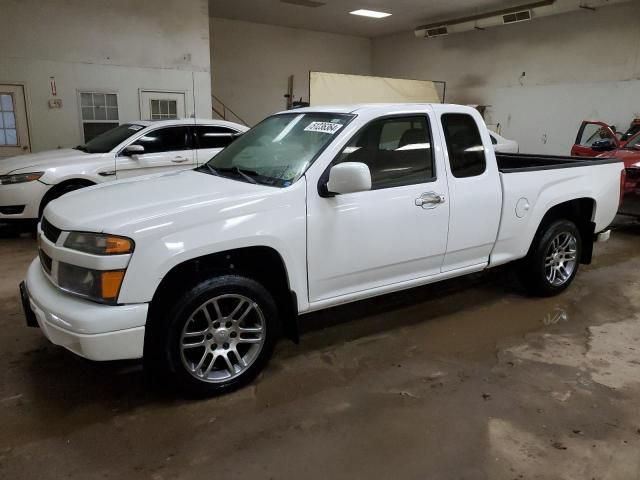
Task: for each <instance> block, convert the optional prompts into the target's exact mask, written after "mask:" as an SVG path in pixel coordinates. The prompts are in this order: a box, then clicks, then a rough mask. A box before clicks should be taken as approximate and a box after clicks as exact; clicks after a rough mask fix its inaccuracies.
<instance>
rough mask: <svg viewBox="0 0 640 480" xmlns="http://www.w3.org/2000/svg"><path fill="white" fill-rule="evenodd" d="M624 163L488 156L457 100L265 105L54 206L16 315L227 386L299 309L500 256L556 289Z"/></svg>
mask: <svg viewBox="0 0 640 480" xmlns="http://www.w3.org/2000/svg"><path fill="white" fill-rule="evenodd" d="M623 170H624V168H623V164H622V162H619V161H617V160H615V159H575V158H570V157H549V156H546V157H539V156H532V155H511V154H498V155H496V154H495V153H494V149H493V148H492V146H491V139H490V138H489V133H488V131H487V129H486V127H485V125H484V123H483V121H482V118H481V117H480V115H479V114H478V113H477V112H476V111H475V110H474V109H472V108H469V107H462V106H456V105H440V104H435V105H426V104H425V105H409V104H404V105H361V106H340V107H325V108H305V109H300V110H295V111H288V112H283V113H279V114H276V115H273V116H271V117H269V118H267V119H266V120H264V121H263V122H261V123H260V124H258V125H257V126H256V127H254V128H252V129H251V130H249V131H248V132H247V133H245V134H244V135H243V136H242V137H240V138H239V139H238V140H236V141H235V142H234V143H232V144H231V145H230V146H229V147H227V148H226V149H225V150H223V151H222V152H221V153H220V154H218V155H217V156H216V157H215V158H213V159H212V160H211V161H210V162H208V163H207V164H205V165H202V166H200V167H198V168H196V169H195V170H192V171H184V172H179V173H170V174H166V175H158V176H154V177H153V178H147V179H142V180H140V179H130V180H123V181H116V182H112V183H109V184H103V185H98V186H94V187H90V188H86V189H83V190H80V191H77V192H72V193H70V194H68V195H65V196H64V197H62V198H60V199H58V200H55V201H53V202H51V203H50V204H49V206H48V207H47V208H46V210H45V212H44V219H43V220H42V222H41V224H40V227H39V252H40V255H39V258H38V259H36V260H34V261H33V263H32V264H31V266H30V267H29V270H28V273H27V276H26V280H25V282H23V283H22V284H21V293H22V299H23V305H24V309H25V313H26V317H27V323H28V324H29V325H32V326H39V327H40V328H41V329H42V331H43V333H44V334H45V335H46V336H47V337H48V338H49V339H50V340H51V341H52V342H53V343H55V344H57V345H62V346H64V347H66V348H68V349H69V350H71V351H73V352H75V353H76V354H78V355H81V356H83V357H86V358H89V359H93V360H114V359H131V358H141V357H142V358H143V360H144V364H145V367H146V368H148V369H149V370H150V371H151V372H153V373H154V375H155V376H160V377H161V378H162V381H163V382H164V383H165V384H175V385H177V386H179V387H181V388H183V389H186V390H189V391H194V392H197V393H200V394H214V393H221V392H225V391H229V390H231V389H234V388H237V387H238V386H240V385H243V384H245V383H247V382H249V381H251V380H252V379H253V378H254V377H255V376H256V375H257V374H258V372H259V371H260V370H262V369H263V368H264V366H265V365H266V363H267V361H268V359H269V357H270V355H271V353H272V351H273V348H274V344H275V342H276V340H277V338H278V337H279V335H280V334H281V333H284V334H285V335H288V336H290V337H292V338H294V339H295V338H297V325H298V321H299V317H300V316H302V315H303V314H306V313H308V312H312V311H314V310H320V309H324V308H327V307H332V306H335V305H338V304H343V303H346V302H352V301H354V300H360V299H363V298H367V297H372V296H376V295H381V294H385V293H388V292H392V291H396V290H401V289H406V288H410V287H415V286H417V285H424V284H427V283H431V282H437V281H439V280H443V279H447V278H451V277H457V276H460V275H465V274H469V273H472V272H478V271H481V270H484V269H487V268H490V267H495V266H497V265H502V264H505V263H507V262H512V261H515V260H518V261H519V262H518V267H519V271H520V273H521V276H522V278H523V280H524V281H525V283H526V284H527V285H528V286H529V287H530V288H531V290H532V291H533V292H535V293H537V294H541V295H553V294H556V293H559V292H561V291H562V290H564V289H565V288H566V287H567V286H568V285H569V284H570V283H571V282H572V280H573V278H574V277H575V275H576V272H577V270H578V265H579V263H588V262H589V261H590V260H591V253H592V246H593V242H594V241H595V240H596V239H606V237H607V235H608V232H606V231H605V230H606V228H607V226H608V225H609V223H610V222H611V221H612V220H613V218H614V216H615V214H616V210H617V209H618V204H619V200H620V181H621V175H622V172H623ZM481 323H482V319H478V328H482V325H481Z"/></svg>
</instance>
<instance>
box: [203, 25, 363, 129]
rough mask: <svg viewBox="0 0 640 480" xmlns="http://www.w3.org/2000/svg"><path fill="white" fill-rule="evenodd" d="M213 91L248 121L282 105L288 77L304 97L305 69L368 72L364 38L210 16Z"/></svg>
mask: <svg viewBox="0 0 640 480" xmlns="http://www.w3.org/2000/svg"><path fill="white" fill-rule="evenodd" d="M211 14H212V15H215V12H211ZM210 36H211V44H212V48H211V65H212V72H213V74H212V77H213V79H212V83H213V85H212V92H213V94H214V95H215V96H217V97H218V98H220V100H222V101H223V102H224V103H225V104H226V105H227V106H228V107H230V108H231V109H232V110H233V111H235V112H236V113H237V114H238V115H239V116H240V117H242V118H243V119H244V120H245V121H247V123H249V124H250V125H253V124H255V123H256V122H258V121H260V120H262V119H263V118H264V117H266V116H267V115H269V114H271V113H274V112H277V111H280V110H284V109H285V107H286V99H285V98H284V95H285V93H286V92H287V79H288V77H289V75H295V85H294V95H295V98H296V99H299V98H300V97H302V98H303V100H305V101H308V99H309V71H310V70H315V71H325V72H333V73H353V74H370V73H371V41H370V40H369V39H367V38H362V37H353V36H347V35H336V34H330V33H320V32H312V31H307V30H299V29H295V28H286V27H277V26H272V25H263V24H257V23H249V22H242V21H237V20H227V19H222V18H212V19H211V33H210Z"/></svg>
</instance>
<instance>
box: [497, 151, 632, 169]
mask: <svg viewBox="0 0 640 480" xmlns="http://www.w3.org/2000/svg"><path fill="white" fill-rule="evenodd" d="M496 161H497V162H498V170H499V171H500V172H501V173H518V172H534V171H538V170H553V169H557V168H572V167H589V166H593V165H605V164H609V163H619V162H622V160H619V159H617V158H587V157H569V156H562V155H538V154H528V153H498V152H496Z"/></svg>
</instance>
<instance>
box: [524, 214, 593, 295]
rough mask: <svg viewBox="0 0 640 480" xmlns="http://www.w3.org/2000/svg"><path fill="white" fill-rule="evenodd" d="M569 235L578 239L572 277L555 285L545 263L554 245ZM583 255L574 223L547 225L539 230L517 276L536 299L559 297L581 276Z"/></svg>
mask: <svg viewBox="0 0 640 480" xmlns="http://www.w3.org/2000/svg"><path fill="white" fill-rule="evenodd" d="M568 235H570V236H572V237H573V238H574V239H575V263H574V266H573V268H572V269H571V272H570V274H568V275H566V279H564V278H562V279H555V280H554V281H553V282H552V281H551V280H550V278H549V277H548V275H547V272H548V270H547V266H546V265H545V263H546V259H547V257H548V256H549V255H550V254H551V253H552V252H553V249H552V242H554V240H555V239H557V238H558V237H559V236H562V237H561V238H567V236H568ZM581 253H582V236H581V235H580V230H579V229H578V227H577V226H576V224H575V223H573V222H572V221H570V220H564V219H560V220H554V221H551V222H547V223H545V224H543V225H541V226H540V228H539V229H538V232H537V233H536V235H535V237H534V239H533V242H532V244H531V248H530V249H529V253H528V254H527V256H526V257H525V258H524V259H523V260H522V262H521V264H520V266H519V269H518V274H519V277H520V280H521V282H522V283H523V284H524V285H525V287H526V288H527V289H528V291H529V292H530V293H531V294H533V295H537V296H541V297H550V296H553V295H558V294H559V293H561V292H563V291H564V290H566V289H567V287H569V285H571V282H573V279H574V278H575V276H576V274H577V273H578V268H579V266H580V255H581ZM565 273H566V272H565ZM559 281H561V283H558V282H559ZM554 282H555V283H554Z"/></svg>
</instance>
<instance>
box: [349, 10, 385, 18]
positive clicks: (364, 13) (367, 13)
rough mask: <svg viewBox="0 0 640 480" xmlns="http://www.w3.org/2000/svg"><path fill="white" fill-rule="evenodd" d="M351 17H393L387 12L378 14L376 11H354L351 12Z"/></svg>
mask: <svg viewBox="0 0 640 480" xmlns="http://www.w3.org/2000/svg"><path fill="white" fill-rule="evenodd" d="M349 13H350V14H351V15H360V16H361V17H371V18H384V17H389V16H391V14H390V13H385V12H376V11H375V10H365V9H360V10H354V11H353V12H349Z"/></svg>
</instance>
